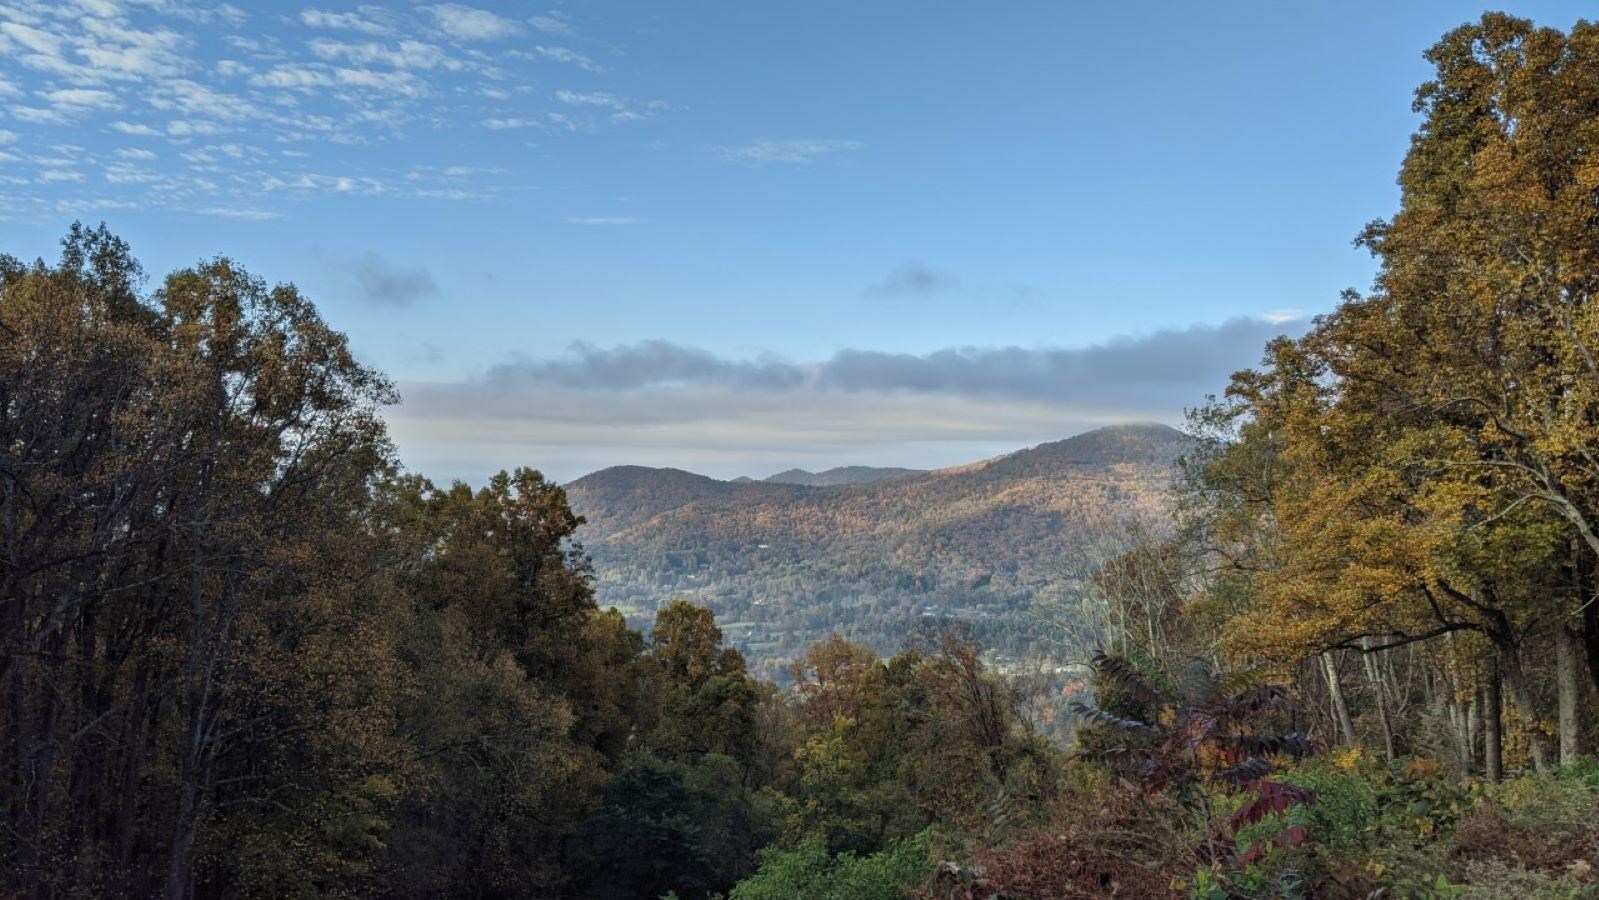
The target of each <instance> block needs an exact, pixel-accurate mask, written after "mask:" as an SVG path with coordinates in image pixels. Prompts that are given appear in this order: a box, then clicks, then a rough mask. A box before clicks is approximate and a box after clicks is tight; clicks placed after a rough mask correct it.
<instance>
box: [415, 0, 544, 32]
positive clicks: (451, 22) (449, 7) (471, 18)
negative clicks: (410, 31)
mask: <svg viewBox="0 0 1599 900" xmlns="http://www.w3.org/2000/svg"><path fill="white" fill-rule="evenodd" d="M423 8H424V9H426V10H427V11H428V13H429V14H430V15H432V16H433V21H434V23H435V24H437V25H438V26H439V29H440V30H441V31H443V32H444V33H445V34H448V35H449V36H450V37H453V38H455V39H457V40H462V41H494V40H499V39H500V38H507V37H510V36H511V35H513V34H516V33H517V32H519V31H521V30H522V29H521V27H520V26H518V25H517V24H516V23H515V22H513V21H511V20H510V19H507V18H504V17H502V16H499V15H496V14H494V13H492V12H489V11H488V10H486V9H474V8H473V7H470V6H462V5H460V4H458V3H444V4H440V5H438V6H427V7H423Z"/></svg>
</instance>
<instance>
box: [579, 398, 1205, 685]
mask: <svg viewBox="0 0 1599 900" xmlns="http://www.w3.org/2000/svg"><path fill="white" fill-rule="evenodd" d="M1191 444H1192V442H1191V440H1190V439H1189V438H1188V437H1187V436H1186V435H1184V434H1182V432H1180V431H1177V430H1176V429H1173V428H1170V427H1168V426H1164V425H1153V424H1151V425H1133V426H1112V427H1109V428H1102V429H1095V430H1093V431H1089V432H1084V433H1083V434H1079V435H1074V436H1072V437H1069V438H1065V439H1063V440H1060V441H1052V442H1047V443H1043V444H1039V445H1036V446H1033V447H1028V448H1025V449H1022V450H1018V451H1016V452H1013V453H1009V454H1004V455H1001V456H997V457H992V458H990V459H986V460H980V461H977V462H974V463H969V464H967V465H964V466H954V467H949V468H944V469H935V470H931V471H924V472H919V473H915V474H909V475H900V476H896V477H890V478H879V479H875V480H871V481H866V482H857V483H849V484H838V485H823V486H817V485H804V484H786V483H780V482H772V481H769V480H767V481H746V482H734V481H720V480H717V479H714V478H709V477H706V476H703V475H696V474H694V473H691V472H685V471H683V470H680V469H651V468H647V467H641V466H619V467H612V468H609V469H602V470H600V471H598V472H594V473H591V474H589V475H586V476H584V477H583V478H580V479H578V480H577V481H574V482H572V483H571V484H569V485H568V486H567V490H568V495H569V497H570V499H571V502H572V507H573V509H574V510H575V511H577V512H578V513H579V514H581V515H583V516H585V518H586V520H587V522H586V524H585V525H584V526H583V527H582V529H580V531H579V537H580V538H581V540H582V542H583V544H584V547H585V549H587V550H588V551H589V552H590V554H591V555H592V557H593V559H594V563H595V572H596V577H595V589H596V593H597V595H598V598H599V600H600V602H601V603H602V604H604V605H615V606H617V607H618V608H621V609H622V610H623V611H624V612H625V613H627V614H628V615H629V616H630V617H631V618H634V619H636V620H638V621H644V620H646V619H648V617H649V616H651V615H653V611H654V609H655V608H656V606H658V605H659V604H661V603H663V602H665V601H667V600H670V599H674V598H681V599H688V600H692V601H694V602H697V603H702V604H705V605H708V606H710V607H711V608H712V609H714V610H715V611H716V613H717V616H718V619H719V620H720V621H724V622H727V623H729V625H728V626H727V627H728V629H729V635H730V637H731V638H733V639H734V640H735V641H736V643H737V644H738V646H740V648H741V649H743V650H745V651H746V652H747V653H748V654H749V655H750V657H751V659H752V662H754V663H755V664H756V665H757V667H758V668H761V669H762V670H763V671H766V672H767V673H768V674H772V675H777V674H779V673H780V672H781V669H782V666H783V665H785V664H786V662H787V661H788V660H789V659H791V658H792V656H793V654H794V653H795V652H797V651H798V650H800V649H803V647H804V646H805V645H807V644H808V643H809V641H810V640H814V639H816V638H819V637H823V636H825V635H826V634H827V633H829V632H831V631H841V632H843V633H844V634H846V636H849V637H851V638H853V639H857V640H862V641H864V642H866V643H869V644H872V645H873V646H876V647H878V648H879V649H881V650H884V651H891V650H893V649H896V647H897V642H898V641H899V640H901V639H903V637H904V636H905V634H907V633H908V631H909V630H910V629H911V628H913V627H914V625H915V622H917V621H919V620H920V619H923V618H926V617H929V616H932V617H950V618H961V619H966V620H968V621H972V622H975V623H978V624H980V625H982V626H983V627H984V628H986V629H987V630H988V631H989V632H990V634H988V635H987V639H988V640H989V641H990V643H992V644H995V645H996V646H1005V647H1009V648H1011V649H1014V650H1016V651H1017V652H1023V651H1024V650H1025V648H1026V647H1029V646H1035V645H1036V644H1037V643H1038V640H1040V638H1039V636H1038V635H1037V634H1036V632H1037V631H1038V626H1037V624H1036V622H1032V619H1035V618H1036V616H1033V615H1032V612H1033V607H1034V606H1035V605H1036V604H1037V603H1039V602H1043V601H1044V600H1053V599H1059V598H1061V597H1064V596H1066V595H1067V594H1069V593H1070V591H1071V590H1073V589H1074V588H1073V586H1072V584H1071V575H1070V573H1069V572H1067V571H1065V569H1066V568H1069V567H1068V566H1066V565H1065V564H1066V562H1067V561H1069V560H1074V559H1076V558H1077V557H1080V556H1082V555H1083V554H1084V553H1089V552H1097V551H1094V550H1093V549H1092V548H1103V547H1104V546H1106V545H1108V544H1109V543H1110V541H1109V540H1108V538H1107V536H1108V535H1114V534H1117V533H1120V532H1121V531H1122V530H1124V529H1125V527H1126V524H1127V523H1128V522H1131V521H1137V522H1140V523H1144V524H1146V525H1150V526H1152V527H1156V528H1159V527H1163V524H1162V523H1164V521H1165V519H1166V512H1167V508H1168V503H1167V500H1168V497H1169V487H1170V483H1171V479H1172V476H1173V475H1174V474H1175V472H1176V467H1175V464H1174V463H1175V460H1176V459H1177V457H1178V456H1179V455H1180V454H1181V453H1182V452H1183V451H1185V450H1186V449H1187V448H1188V447H1190V446H1191ZM1030 617H1031V618H1030ZM1029 622H1032V624H1029Z"/></svg>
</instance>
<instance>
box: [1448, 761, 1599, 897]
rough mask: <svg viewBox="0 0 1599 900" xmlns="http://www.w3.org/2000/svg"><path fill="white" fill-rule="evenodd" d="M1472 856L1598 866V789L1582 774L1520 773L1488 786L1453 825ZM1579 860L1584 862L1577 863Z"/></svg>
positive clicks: (1534, 864)
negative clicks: (1580, 776)
mask: <svg viewBox="0 0 1599 900" xmlns="http://www.w3.org/2000/svg"><path fill="white" fill-rule="evenodd" d="M1455 845H1456V847H1457V849H1458V852H1459V854H1460V856H1461V858H1463V859H1465V860H1468V861H1473V860H1476V861H1498V862H1501V863H1514V864H1517V865H1520V866H1523V867H1526V868H1529V869H1541V870H1544V871H1545V872H1548V873H1551V874H1560V873H1563V872H1566V871H1570V870H1572V867H1574V866H1575V867H1576V869H1575V871H1577V872H1579V873H1582V874H1583V876H1584V877H1590V875H1591V874H1592V873H1594V872H1596V871H1599V792H1596V791H1595V790H1594V789H1593V788H1591V787H1589V786H1588V784H1587V783H1586V782H1585V781H1584V780H1582V779H1580V778H1558V777H1552V776H1547V775H1542V776H1530V777H1526V778H1517V779H1513V780H1511V781H1507V782H1505V783H1503V784H1499V785H1492V786H1489V787H1487V788H1485V789H1484V792H1483V798H1482V800H1481V801H1480V802H1479V803H1478V804H1477V805H1476V806H1475V807H1474V808H1473V809H1472V810H1471V811H1470V812H1469V813H1467V814H1466V815H1465V816H1463V817H1462V818H1461V820H1460V823H1459V824H1458V826H1456V828H1455ZM1579 864H1580V865H1579Z"/></svg>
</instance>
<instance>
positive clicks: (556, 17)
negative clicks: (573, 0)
mask: <svg viewBox="0 0 1599 900" xmlns="http://www.w3.org/2000/svg"><path fill="white" fill-rule="evenodd" d="M527 21H528V24H530V25H532V26H533V27H534V28H537V29H538V30H540V31H542V32H544V33H545V34H553V35H558V36H560V37H575V36H576V35H577V26H575V25H573V24H572V22H571V20H570V19H568V18H566V16H565V15H563V14H562V13H560V12H557V11H555V10H551V11H550V12H548V13H546V14H545V15H542V16H533V17H531V18H529V19H528V20H527Z"/></svg>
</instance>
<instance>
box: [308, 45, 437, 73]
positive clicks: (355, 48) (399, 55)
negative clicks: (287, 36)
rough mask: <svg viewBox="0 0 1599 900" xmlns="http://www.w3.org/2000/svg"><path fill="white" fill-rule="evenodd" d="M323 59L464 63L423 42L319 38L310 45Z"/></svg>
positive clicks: (402, 64)
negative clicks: (362, 41)
mask: <svg viewBox="0 0 1599 900" xmlns="http://www.w3.org/2000/svg"><path fill="white" fill-rule="evenodd" d="M308 46H309V47H310V48H311V52H312V53H315V54H316V55H317V56H320V57H322V58H323V59H328V60H334V59H343V60H345V61H347V62H350V63H353V64H355V65H372V64H379V65H386V66H392V67H394V68H396V69H436V68H444V69H450V70H455V69H460V68H461V67H462V66H461V63H460V62H459V61H458V60H454V59H451V58H450V56H449V54H447V53H445V52H444V51H443V50H441V49H440V48H438V47H437V46H434V45H433V44H428V43H423V42H422V41H400V42H399V43H398V44H395V45H394V46H388V45H385V44H378V43H373V42H366V43H360V44H351V43H345V42H342V41H330V40H328V39H326V38H316V39H315V40H313V41H311V43H310V44H309V45H308Z"/></svg>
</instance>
